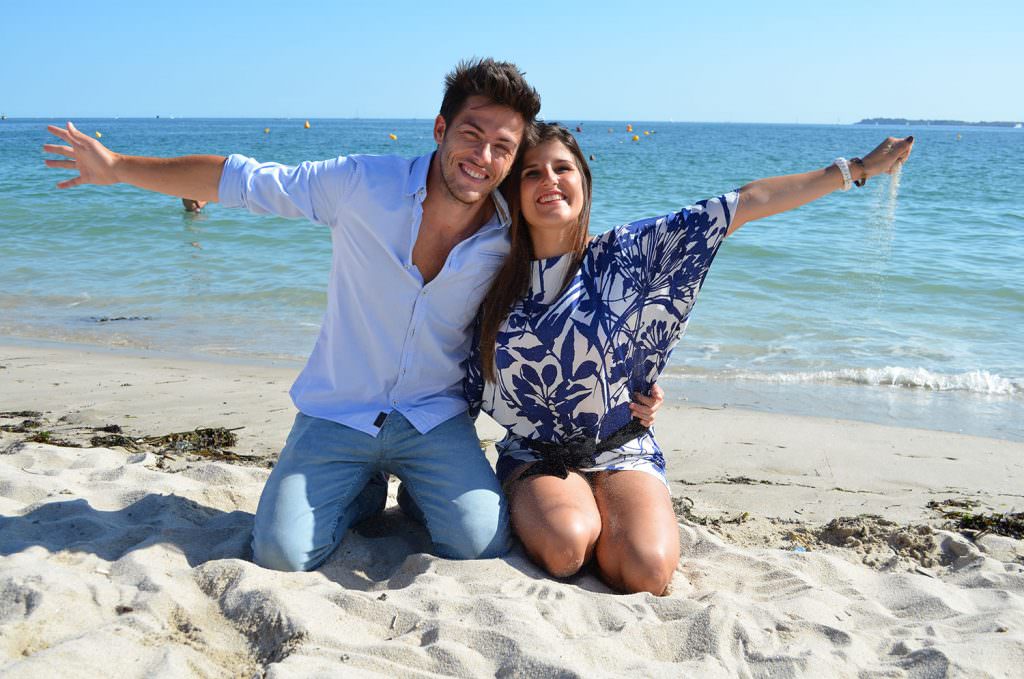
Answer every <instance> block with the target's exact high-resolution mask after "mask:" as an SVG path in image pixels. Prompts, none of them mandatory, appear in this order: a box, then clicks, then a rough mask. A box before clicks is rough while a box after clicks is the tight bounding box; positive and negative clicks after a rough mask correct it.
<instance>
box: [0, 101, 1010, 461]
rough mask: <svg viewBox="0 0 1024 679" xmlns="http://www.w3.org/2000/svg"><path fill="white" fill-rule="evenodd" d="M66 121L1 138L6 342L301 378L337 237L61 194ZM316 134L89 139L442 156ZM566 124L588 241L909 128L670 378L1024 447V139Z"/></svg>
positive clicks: (745, 281)
mask: <svg viewBox="0 0 1024 679" xmlns="http://www.w3.org/2000/svg"><path fill="white" fill-rule="evenodd" d="M64 122H65V121H64V120H63V119H61V120H45V119H7V120H3V121H0V341H7V342H20V343H24V342H28V343H46V344H48V343H53V342H57V343H61V344H73V345H98V346H103V347H108V348H114V349H116V350H118V351H126V352H162V353H168V354H175V355H186V356H203V357H211V358H215V359H218V360H230V361H252V362H261V363H274V364H279V365H280V364H285V365H289V364H294V365H295V366H296V367H298V366H299V365H301V362H302V361H303V359H304V358H305V357H306V355H307V354H308V352H309V351H310V349H311V348H312V345H313V342H314V340H315V338H316V335H317V330H318V327H319V324H320V319H321V316H322V313H323V309H324V305H325V300H326V295H325V290H326V285H327V277H328V275H329V267H330V256H329V248H330V239H329V236H328V233H327V231H326V230H325V229H324V228H322V227H318V226H316V225H313V224H311V223H308V222H305V221H302V220H294V221H293V220H284V219H279V218H274V217H267V216H255V215H250V214H248V213H246V212H243V211H241V210H230V209H224V208H221V207H219V206H217V205H210V206H208V207H207V208H206V209H204V210H203V211H202V212H201V213H199V214H188V213H186V212H184V210H183V209H182V205H181V202H180V201H179V200H178V199H176V198H174V197H170V196H163V195H159V194H153V193H147V192H144V191H141V190H137V189H134V188H132V187H128V186H110V187H92V186H88V187H79V188H74V189H70V190H57V189H56V188H55V184H56V182H57V181H59V180H62V179H66V178H69V177H70V176H72V175H71V173H70V172H68V171H60V170H52V169H48V168H46V167H45V166H44V165H43V158H44V157H45V154H44V153H43V151H42V145H43V144H44V143H47V142H50V141H55V139H53V138H52V137H51V135H49V134H48V133H47V131H46V125H47V124H50V123H53V124H63V123H64ZM305 122H306V121H305V120H302V119H258V118H246V119H171V118H166V117H164V118H152V119H100V120H90V119H80V120H76V121H75V123H76V124H77V126H78V127H79V129H81V130H82V131H84V132H86V133H87V134H89V135H96V136H97V137H100V138H101V140H102V142H103V143H104V144H106V145H108V146H109V147H110V148H111V149H113V150H115V151H118V152H122V153H128V154H139V155H154V156H176V155H184V154H192V153H215V154H224V155H226V154H229V153H242V154H246V155H249V156H253V157H255V158H257V159H260V160H274V161H279V162H283V163H298V162H300V161H303V160H311V159H321V158H330V157H334V156H338V155H344V154H350V153H385V154H400V155H405V156H415V155H419V154H423V153H427V152H429V151H431V150H432V149H433V147H434V144H433V141H432V137H431V125H432V121H430V120H362V119H345V120H341V119H335V120H322V119H312V120H310V121H309V123H310V124H309V127H308V128H307V127H306V126H305ZM561 122H563V123H564V124H566V125H568V126H569V127H570V128H571V129H576V128H578V131H577V133H576V135H577V138H578V139H579V141H580V144H581V146H582V148H583V151H584V153H585V154H587V155H588V156H592V161H591V168H592V170H593V175H594V205H593V211H592V230H593V231H594V232H599V231H602V230H606V229H609V228H612V227H614V226H615V225H618V224H621V223H624V222H628V221H633V220H636V219H640V218H643V217H649V216H653V215H659V214H666V213H669V212H672V211H675V210H678V209H680V208H681V207H683V206H685V205H688V204H691V203H693V202H695V201H697V200H700V199H703V198H708V197H712V196H715V195H719V194H721V193H724V192H726V191H729V190H731V189H734V188H738V187H740V186H742V185H743V184H745V183H747V182H750V181H752V180H755V179H758V178H761V177H767V176H773V175H780V174H788V173H794V172H802V171H807V170H812V169H816V168H820V167H823V166H825V165H827V164H829V163H831V162H832V160H833V159H834V158H835V157H836V156H845V157H848V158H849V157H852V156H857V155H865V154H866V153H867V152H868V151H870V150H871V149H872V148H874V147H875V146H876V145H877V144H879V143H880V142H882V141H883V140H884V139H885V138H886V137H888V136H890V135H892V136H899V137H902V136H905V135H908V134H913V135H914V137H915V139H916V143H915V146H914V152H913V155H912V156H911V158H910V160H909V162H908V163H907V164H906V166H905V167H904V168H903V169H902V171H901V173H900V176H899V177H896V178H892V179H891V178H889V177H878V178H874V179H872V180H871V181H869V182H868V184H867V185H866V186H865V187H863V188H855V189H852V190H850V191H849V192H847V193H841V192H836V193H834V194H832V195H829V196H827V197H825V198H823V199H821V200H819V201H817V202H815V203H813V204H811V205H808V206H805V207H802V208H800V209H798V210H795V211H792V212H789V213H785V214H782V215H776V216H774V217H771V218H768V219H764V220H761V221H758V222H753V223H750V224H747V225H746V226H744V227H743V229H741V230H740V231H738V232H737V233H735V234H734V235H733V236H731V237H730V238H729V239H728V240H727V241H726V243H725V244H724V245H723V247H722V249H721V250H720V252H719V254H718V256H717V258H716V260H715V263H714V265H713V266H712V268H711V272H710V273H709V275H708V277H707V279H706V281H705V284H704V289H703V290H702V292H701V294H700V297H699V299H698V302H697V304H696V306H695V307H694V310H693V313H692V314H691V319H690V325H689V330H688V332H687V335H686V336H685V337H684V338H683V341H682V342H681V343H680V344H679V346H678V347H677V348H676V350H675V352H674V354H673V356H672V358H671V361H670V365H669V367H668V369H667V370H666V372H665V374H664V375H663V376H662V379H661V384H662V386H663V387H664V388H665V389H666V391H667V392H668V395H669V398H670V400H672V401H687V402H689V403H692V404H698V405H703V406H708V407H714V408H723V407H724V408H748V409H756V410H763V411H770V412H780V413H790V414H798V415H807V416H814V417H829V418H844V419H855V420H863V421H869V422H876V423H881V424H887V425H896V426H904V427H917V428H926V429H938V430H944V431H953V432H962V433H966V434H973V435H980V436H987V437H995V438H1001V439H1010V440H1016V441H1024V341H1022V339H1021V335H1022V332H1024V188H1022V187H1024V130H1019V129H1011V128H985V127H973V126H964V127H956V126H926V125H910V126H902V125H900V126H884V125H880V126H874V125H871V126H866V125H780V124H722V123H677V122H655V121H641V120H632V121H589V120H573V119H569V120H563V121H561ZM629 126H631V127H629ZM368 302H369V300H368ZM3 379H4V378H3V374H2V371H0V401H2V392H3ZM11 405H17V404H11Z"/></svg>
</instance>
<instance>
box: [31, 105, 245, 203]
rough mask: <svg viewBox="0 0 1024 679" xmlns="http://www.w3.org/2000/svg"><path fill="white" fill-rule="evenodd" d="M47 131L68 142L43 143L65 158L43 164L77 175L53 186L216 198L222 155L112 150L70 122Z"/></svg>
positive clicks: (201, 198) (44, 146) (208, 199)
mask: <svg viewBox="0 0 1024 679" xmlns="http://www.w3.org/2000/svg"><path fill="white" fill-rule="evenodd" d="M47 129H48V130H49V131H50V133H51V134H53V135H55V136H57V137H59V138H60V139H62V140H63V141H64V142H66V143H67V144H68V145H67V146H65V145H62V144H44V145H43V150H44V151H46V152H47V153H55V154H57V155H60V156H64V158H66V160H49V159H48V160H46V161H45V162H46V166H47V167H53V168H59V169H62V170H77V171H78V176H77V177H72V178H71V179H68V180H66V181H62V182H59V183H58V184H57V188H59V189H69V188H71V187H73V186H79V185H81V184H97V185H107V184H121V183H123V184H131V185H132V186H137V187H139V188H140V189H146V190H148V191H157V192H159V193H166V194H168V195H170V196H178V197H182V196H184V197H186V198H192V199H195V200H206V201H217V200H218V195H217V187H218V185H219V184H220V175H221V170H222V169H223V167H224V160H225V158H224V156H181V157H179V158H149V157H146V156H126V155H122V154H120V153H114V152H113V151H111V150H110V149H108V148H107V147H106V146H104V145H103V144H101V143H100V142H99V141H98V140H96V139H93V138H92V137H90V136H88V135H86V134H83V133H82V132H80V131H79V130H78V129H77V128H76V127H75V126H74V125H72V124H71V123H70V122H69V123H68V125H67V128H62V127H57V126H55V125H50V126H48V127H47Z"/></svg>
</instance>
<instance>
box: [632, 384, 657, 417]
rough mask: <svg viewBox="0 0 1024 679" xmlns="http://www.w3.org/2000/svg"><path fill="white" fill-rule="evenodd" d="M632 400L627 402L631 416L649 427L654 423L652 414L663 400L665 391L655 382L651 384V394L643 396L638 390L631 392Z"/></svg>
mask: <svg viewBox="0 0 1024 679" xmlns="http://www.w3.org/2000/svg"><path fill="white" fill-rule="evenodd" d="M633 399H634V401H633V402H632V403H630V404H629V410H630V412H632V413H633V417H635V418H636V419H638V420H640V424H642V425H644V426H645V427H650V426H651V425H652V424H654V415H655V413H657V412H658V408H660V407H661V404H662V403H664V402H665V392H664V391H662V389H661V387H659V386H658V385H657V384H655V385H652V386H651V395H650V396H644V395H643V394H641V393H640V392H639V391H638V392H636V393H634V394H633Z"/></svg>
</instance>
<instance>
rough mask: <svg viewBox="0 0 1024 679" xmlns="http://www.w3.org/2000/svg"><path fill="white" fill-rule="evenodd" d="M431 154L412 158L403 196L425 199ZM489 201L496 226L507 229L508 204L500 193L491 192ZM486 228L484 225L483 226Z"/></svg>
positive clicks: (509, 216) (432, 155)
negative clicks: (492, 203) (496, 219)
mask: <svg viewBox="0 0 1024 679" xmlns="http://www.w3.org/2000/svg"><path fill="white" fill-rule="evenodd" d="M434 153H435V152H431V153H428V154H426V155H422V156H420V157H418V158H414V159H413V161H412V166H411V167H410V168H409V177H408V179H406V180H405V195H407V196H414V195H415V196H419V199H420V202H423V199H424V198H426V197H427V172H428V171H429V170H430V162H431V161H432V160H433V159H434ZM491 200H492V201H494V213H495V215H496V216H497V218H498V226H501V227H502V228H507V227H508V226H509V225H510V224H511V223H512V217H511V215H510V214H509V211H508V203H507V202H506V201H505V196H503V195H501V191H499V190H497V189H495V190H494V191H491ZM485 226H486V225H485Z"/></svg>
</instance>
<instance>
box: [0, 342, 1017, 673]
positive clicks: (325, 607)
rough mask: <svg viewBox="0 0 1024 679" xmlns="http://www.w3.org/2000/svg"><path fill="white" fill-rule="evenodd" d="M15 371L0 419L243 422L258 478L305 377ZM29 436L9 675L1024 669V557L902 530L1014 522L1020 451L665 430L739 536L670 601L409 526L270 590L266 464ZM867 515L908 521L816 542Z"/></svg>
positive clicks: (859, 427) (787, 426)
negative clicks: (963, 509)
mask: <svg viewBox="0 0 1024 679" xmlns="http://www.w3.org/2000/svg"><path fill="white" fill-rule="evenodd" d="M0 366H3V367H2V368H0V411H13V410H18V411H21V410H39V411H44V412H43V416H42V418H41V420H43V421H44V423H45V426H46V428H48V429H49V430H51V431H53V433H54V435H55V436H57V437H65V438H72V439H75V440H83V437H85V440H87V438H88V433H89V432H88V430H87V429H85V427H88V426H102V425H107V424H119V425H121V426H122V427H124V429H125V433H128V434H132V435H144V434H164V433H168V432H171V431H181V430H187V429H191V428H194V427H198V426H224V427H240V426H242V427H245V428H244V429H242V430H240V431H239V432H238V434H239V437H240V441H239V445H238V446H237V447H236V449H235V450H236V452H239V453H243V454H248V453H253V454H258V455H262V456H270V455H273V454H274V453H276V452H277V450H278V448H279V447H280V445H281V444H282V442H283V441H284V437H285V435H286V433H287V431H288V428H289V426H290V423H291V418H292V415H293V411H292V409H291V406H290V404H289V402H288V400H287V395H286V393H285V392H286V390H287V387H288V384H289V383H290V381H291V379H292V377H293V376H294V374H295V372H296V368H295V367H293V366H287V367H282V368H266V367H253V366H248V365H230V364H215V363H203V362H194V361H183V360H178V359H171V358H164V357H155V356H150V357H132V356H125V355H119V354H112V353H105V352H100V351H96V350H92V351H81V350H68V349H45V348H43V349H40V348H26V347H19V346H12V345H7V346H0ZM125 385H129V386H125ZM61 417H65V420H64V421H63V422H58V420H59V419H60V418H61ZM19 421H20V419H19V418H2V419H0V424H15V423H17V422H19ZM481 428H482V430H483V431H482V436H484V437H488V436H493V435H494V434H495V433H496V432H495V429H494V426H493V423H491V424H490V425H486V424H485V425H482V427H481ZM25 436H26V435H25V434H17V433H0V675H2V676H5V677H57V676H70V675H74V676H97V677H108V676H119V677H121V676H123V677H161V676H163V677H188V676H211V677H213V676H216V677H220V676H236V677H246V678H248V677H253V676H267V677H291V676H324V677H327V676H340V675H344V676H388V677H391V676H438V675H443V676H449V675H455V676H509V677H512V676H515V677H518V676H562V677H573V676H587V677H602V676H607V677H612V676H615V677H618V676H681V675H685V676H702V677H703V676H712V677H713V676H774V677H778V676H811V677H821V676H868V677H898V676H915V677H916V676H920V677H932V676H945V675H953V676H972V677H975V676H996V677H1002V676H1021V668H1022V667H1024V546H1022V543H1021V541H1017V540H1011V539H1009V538H998V537H994V536H988V537H984V538H982V539H979V540H978V541H977V544H975V543H974V542H972V541H970V540H968V539H966V538H964V537H963V536H961V535H960V534H958V533H953V532H949V531H943V530H935V531H930V530H929V529H922V530H921V531H918V529H916V528H911V529H907V528H905V527H904V525H905V524H914V525H923V524H926V523H927V524H930V525H932V526H938V525H939V524H940V523H941V521H940V518H939V516H938V514H937V513H936V512H935V511H933V510H929V509H927V508H926V506H925V505H926V503H927V502H928V500H933V499H934V500H942V499H948V498H960V499H972V500H974V501H976V502H978V503H980V506H979V509H986V510H999V511H1008V510H1015V511H1020V510H1021V505H1024V502H1022V500H1021V494H1022V493H1024V444H1019V443H1010V442H1004V441H995V440H989V439H981V438H971V437H965V436H959V435H954V434H944V433H936V432H924V431H916V430H904V429H893V428H885V427H878V426H874V425H866V424H860V423H851V422H841V421H832V420H816V419H810V418H794V417H788V416H779V415H765V414H760V413H751V412H742V411H736V410H733V409H723V410H708V409H701V408H674V409H670V410H669V411H668V412H664V413H663V414H662V416H661V419H660V420H659V440H660V441H661V442H662V445H663V447H664V449H665V452H666V457H667V458H668V460H669V478H670V479H671V480H672V481H673V492H674V494H675V496H676V497H677V498H678V502H679V503H680V505H681V506H686V507H687V508H688V509H689V510H690V511H691V512H692V516H694V517H697V519H698V520H704V518H702V517H710V518H711V519H718V520H719V522H721V521H725V523H720V525H719V526H717V527H716V526H709V527H702V526H700V525H696V524H695V523H693V522H690V521H684V522H683V523H682V524H681V525H680V532H681V536H682V538H683V557H682V559H681V561H680V565H679V569H678V571H677V574H676V577H675V580H674V583H673V591H672V593H671V594H670V595H669V596H667V597H662V598H657V597H652V596H649V595H646V594H645V595H630V596H623V595H618V594H614V593H611V592H610V591H609V590H608V589H607V588H606V587H605V586H604V585H602V584H601V583H600V582H599V581H598V580H597V579H595V578H594V577H593V576H591V575H584V576H581V577H578V578H574V579H572V580H570V581H568V582H561V581H555V580H552V579H550V578H547V577H544V575H543V574H542V572H541V571H540V570H539V569H537V568H536V567H534V566H533V565H532V564H531V563H530V562H529V561H528V560H527V559H526V558H525V557H524V556H523V554H522V552H521V551H518V550H517V551H514V552H513V553H512V555H510V556H509V557H507V558H505V559H500V560H488V561H475V562H455V561H448V560H445V559H439V558H436V557H434V556H431V555H429V554H428V553H424V550H426V549H428V548H429V541H428V540H427V538H426V535H425V534H424V532H423V530H422V529H421V528H419V527H418V526H417V525H415V524H414V523H412V522H410V521H408V520H407V519H405V518H404V516H403V515H402V513H401V512H400V511H399V510H397V509H396V508H395V507H394V506H391V507H390V508H389V509H388V511H387V512H386V514H385V516H384V517H383V518H382V519H379V520H375V521H372V522H369V523H367V524H365V525H363V526H361V527H360V528H359V529H358V530H357V531H355V532H352V533H351V534H350V535H349V536H348V538H347V539H346V541H345V543H344V544H343V545H342V547H341V548H340V549H339V550H338V551H337V552H336V553H335V554H334V555H333V556H332V557H331V558H330V559H329V561H328V562H327V563H326V564H325V565H324V566H323V567H322V568H320V569H319V570H318V571H316V572H313V573H297V574H284V573H277V572H273V571H267V570H264V569H261V568H259V567H257V566H254V565H253V564H251V563H249V562H247V561H246V560H245V557H246V555H247V549H248V548H247V542H248V537H249V535H248V534H249V530H250V528H251V524H252V513H253V512H254V510H255V508H256V503H257V500H258V498H259V493H260V490H261V487H262V483H263V481H264V480H265V478H266V476H267V473H268V470H267V469H266V468H265V467H264V466H261V465H259V464H254V465H248V466H246V465H239V464H228V463H224V462H211V461H207V460H204V459H199V458H196V459H184V460H172V461H170V462H168V461H164V462H162V463H161V459H160V458H159V457H158V456H156V455H154V454H153V453H152V452H131V451H127V450H125V449H122V448H113V449H105V448H80V449H79V448H65V447H58V446H52V445H46V444H40V443H24V442H23V439H24V438H25ZM76 437H77V438H76ZM158 463H160V464H163V467H164V468H163V469H161V468H159V467H158ZM743 477H745V478H743ZM755 482H756V483H755ZM392 490H394V489H392ZM392 505H393V502H392ZM744 512H747V513H748V516H747V517H746V518H745V520H743V521H742V522H739V523H729V521H735V520H738V519H739V518H740V517H741V516H742V515H743V513H744ZM862 513H873V514H881V515H883V516H885V517H887V518H888V519H891V520H893V521H894V522H896V524H898V525H893V526H887V525H886V524H885V523H884V522H880V521H878V520H871V519H860V520H858V521H854V522H850V524H849V525H846V526H845V527H844V526H839V527H833V529H832V530H830V531H820V530H818V527H819V526H820V525H821V524H824V523H826V522H827V521H829V520H831V519H832V518H835V517H838V516H855V515H857V514H862ZM788 521H800V522H802V523H786V522H788ZM865 530H866V531H867V534H865ZM844 540H845V542H846V543H847V545H848V546H846V547H835V546H830V545H829V544H827V543H830V542H831V543H835V542H843V541H844ZM800 546H805V547H806V548H808V551H805V552H795V551H793V548H794V547H800ZM864 561H867V562H869V563H871V564H873V567H872V566H868V565H865V564H864V563H862V562H864Z"/></svg>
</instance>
